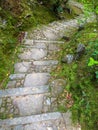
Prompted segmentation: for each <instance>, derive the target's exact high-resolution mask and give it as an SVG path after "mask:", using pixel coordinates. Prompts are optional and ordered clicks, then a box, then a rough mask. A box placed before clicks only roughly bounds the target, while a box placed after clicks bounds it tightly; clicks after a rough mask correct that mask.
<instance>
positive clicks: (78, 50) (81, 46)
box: [77, 43, 85, 53]
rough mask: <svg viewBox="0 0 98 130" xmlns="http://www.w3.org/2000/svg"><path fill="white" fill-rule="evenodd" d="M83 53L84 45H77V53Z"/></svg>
mask: <svg viewBox="0 0 98 130" xmlns="http://www.w3.org/2000/svg"><path fill="white" fill-rule="evenodd" d="M84 51H85V45H84V44H81V43H80V44H78V46H77V53H84Z"/></svg>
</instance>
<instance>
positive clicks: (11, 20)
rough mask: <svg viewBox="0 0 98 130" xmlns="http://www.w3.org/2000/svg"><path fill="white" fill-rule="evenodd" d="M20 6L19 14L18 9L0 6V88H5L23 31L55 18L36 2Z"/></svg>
mask: <svg viewBox="0 0 98 130" xmlns="http://www.w3.org/2000/svg"><path fill="white" fill-rule="evenodd" d="M22 8H23V9H24V10H23V13H21V14H20V13H19V12H18V9H17V10H16V11H17V12H11V11H10V10H9V9H7V7H6V9H5V8H4V9H3V7H0V16H1V17H0V88H5V86H6V83H7V81H8V77H9V75H10V73H12V72H13V69H12V68H13V65H14V63H15V61H16V59H17V56H16V55H17V48H18V47H19V45H20V42H21V40H22V39H23V38H24V34H25V31H28V30H29V29H31V28H35V27H37V26H38V25H42V24H48V23H50V22H52V21H54V20H57V18H56V16H55V15H54V14H53V13H52V12H51V11H50V10H49V9H48V8H46V7H45V6H43V5H40V4H38V3H35V4H30V7H29V6H27V4H26V3H22ZM14 13H15V14H14ZM17 14H18V15H17Z"/></svg>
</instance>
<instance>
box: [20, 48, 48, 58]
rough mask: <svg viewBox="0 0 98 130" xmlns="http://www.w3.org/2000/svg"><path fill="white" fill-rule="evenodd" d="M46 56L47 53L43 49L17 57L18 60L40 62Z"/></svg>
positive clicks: (28, 51)
mask: <svg viewBox="0 0 98 130" xmlns="http://www.w3.org/2000/svg"><path fill="white" fill-rule="evenodd" d="M46 55H47V51H46V50H43V49H36V48H34V49H31V50H27V51H25V52H24V53H22V54H20V55H19V58H21V59H24V60H40V59H42V58H44V57H45V56H46Z"/></svg>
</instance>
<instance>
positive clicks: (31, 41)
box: [22, 39, 64, 45]
mask: <svg viewBox="0 0 98 130" xmlns="http://www.w3.org/2000/svg"><path fill="white" fill-rule="evenodd" d="M36 43H39V44H40V43H47V44H51V43H54V44H63V43H64V42H63V41H54V40H53V41H51V40H31V39H25V41H24V42H23V43H22V44H25V45H34V44H36Z"/></svg>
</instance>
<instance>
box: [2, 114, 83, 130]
mask: <svg viewBox="0 0 98 130" xmlns="http://www.w3.org/2000/svg"><path fill="white" fill-rule="evenodd" d="M0 128H1V129H0V130H81V128H80V127H79V126H78V127H74V126H72V123H71V122H70V113H68V112H67V113H65V114H62V113H59V112H53V113H45V114H40V115H31V116H26V117H18V118H13V119H5V120H0Z"/></svg>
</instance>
